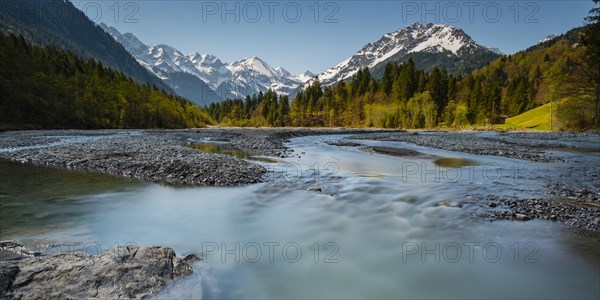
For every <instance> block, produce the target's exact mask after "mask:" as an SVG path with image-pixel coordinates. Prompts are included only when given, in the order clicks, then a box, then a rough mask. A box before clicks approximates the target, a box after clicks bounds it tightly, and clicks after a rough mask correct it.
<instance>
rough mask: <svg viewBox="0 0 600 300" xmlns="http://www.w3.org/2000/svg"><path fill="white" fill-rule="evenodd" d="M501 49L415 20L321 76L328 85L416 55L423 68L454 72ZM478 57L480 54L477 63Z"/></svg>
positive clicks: (484, 60)
mask: <svg viewBox="0 0 600 300" xmlns="http://www.w3.org/2000/svg"><path fill="white" fill-rule="evenodd" d="M497 51H499V50H497V49H492V48H488V47H484V46H481V45H479V44H477V43H476V42H475V41H473V39H471V37H470V36H468V35H467V34H466V33H465V32H464V31H463V30H461V29H458V28H455V27H452V26H449V25H438V24H431V23H430V24H420V23H414V24H412V25H410V26H408V27H405V28H401V29H398V30H396V31H394V32H391V33H388V34H385V35H383V36H382V37H381V38H380V39H379V40H378V41H376V42H372V43H368V44H367V45H365V46H364V47H363V48H362V49H361V50H360V51H358V52H357V53H356V54H354V55H353V56H352V57H350V58H348V59H346V60H344V61H342V62H341V63H339V64H338V65H336V66H335V67H333V68H330V69H329V70H326V71H324V72H323V73H321V74H319V80H320V81H321V82H322V83H323V84H325V85H330V84H334V83H336V82H339V81H340V80H345V79H349V78H351V77H352V76H353V75H354V74H355V73H356V72H357V71H358V70H359V69H361V68H365V67H369V68H370V69H371V70H372V72H373V73H377V69H380V70H382V69H383V68H384V67H385V64H387V63H388V62H392V61H395V62H402V61H404V60H405V59H408V57H413V59H414V60H415V63H416V65H417V66H418V67H420V68H424V69H430V68H433V66H436V65H437V66H440V67H444V68H446V69H448V70H449V71H452V72H465V71H468V70H470V69H474V68H478V67H480V66H482V65H484V64H485V63H486V62H487V61H489V60H492V59H494V58H496V57H497V56H498V54H496V53H495V52H497ZM474 57H476V58H477V59H475V61H476V62H475V63H474V59H473V58H474ZM479 61H482V63H479ZM480 64H481V65H480Z"/></svg>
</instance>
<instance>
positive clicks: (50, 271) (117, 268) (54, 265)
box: [0, 246, 198, 299]
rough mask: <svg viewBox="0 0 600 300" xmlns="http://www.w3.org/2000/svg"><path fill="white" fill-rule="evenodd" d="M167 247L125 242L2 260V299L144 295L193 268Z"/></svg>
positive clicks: (189, 258)
mask: <svg viewBox="0 0 600 300" xmlns="http://www.w3.org/2000/svg"><path fill="white" fill-rule="evenodd" d="M197 259H198V258H197V257H196V256H194V255H191V256H190V255H188V256H186V257H185V258H180V257H177V256H176V255H175V251H173V249H171V248H167V247H137V246H126V247H118V248H114V249H109V250H106V251H104V252H102V253H99V254H97V255H90V254H86V253H79V252H75V253H60V254H54V255H50V256H39V257H27V258H24V259H22V260H19V261H6V262H0V298H4V297H7V298H14V299H47V298H61V299H64V298H77V299H80V298H146V297H150V296H152V295H156V294H157V293H158V292H159V291H160V290H161V289H162V288H163V287H164V286H165V285H166V284H167V283H168V282H170V281H172V280H173V279H175V278H177V277H179V276H185V275H189V274H191V273H192V267H191V262H192V261H194V260H197Z"/></svg>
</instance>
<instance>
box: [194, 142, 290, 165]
mask: <svg viewBox="0 0 600 300" xmlns="http://www.w3.org/2000/svg"><path fill="white" fill-rule="evenodd" d="M189 147H190V148H193V149H196V150H200V151H202V152H206V153H216V154H226V155H230V156H235V157H237V158H243V159H249V160H255V161H261V162H265V163H276V162H279V160H277V159H274V158H270V157H265V156H260V155H253V154H251V153H248V152H246V151H242V150H240V149H236V148H233V147H231V146H228V145H227V144H226V143H222V142H221V143H215V142H202V143H194V144H190V145H189Z"/></svg>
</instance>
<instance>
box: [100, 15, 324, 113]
mask: <svg viewBox="0 0 600 300" xmlns="http://www.w3.org/2000/svg"><path fill="white" fill-rule="evenodd" d="M100 27H101V28H103V29H104V30H105V31H106V32H107V33H109V34H110V35H111V36H112V37H113V38H114V39H115V40H116V41H118V42H119V43H121V44H122V45H123V46H124V47H125V49H127V51H129V53H131V55H133V56H134V57H135V58H136V60H137V61H138V62H139V63H140V64H141V65H142V66H144V67H145V68H146V69H148V70H150V71H151V72H152V73H154V74H155V75H157V76H158V77H159V78H161V79H162V80H163V81H165V83H167V84H168V85H169V86H170V87H171V88H172V89H173V90H174V91H175V92H176V93H178V94H179V95H181V96H184V97H186V98H188V99H190V100H192V101H194V102H196V103H199V104H209V103H210V102H218V101H221V100H224V99H227V98H230V99H233V98H241V97H245V96H246V95H250V94H253V93H256V92H258V91H263V92H265V91H267V90H269V89H272V90H273V91H275V92H277V93H279V94H291V93H293V92H295V90H296V89H297V87H298V86H299V85H300V84H302V83H304V82H306V81H308V80H309V79H310V78H312V77H313V76H314V74H312V73H311V72H309V71H306V72H305V73H303V74H298V75H293V74H291V73H290V72H288V71H287V70H285V69H284V68H281V67H278V68H273V67H271V66H270V65H269V64H268V63H266V62H265V61H263V60H262V59H260V58H258V57H256V56H253V57H249V58H244V59H242V60H239V61H235V62H233V63H226V62H223V61H221V60H220V59H219V58H218V57H216V56H214V55H210V54H200V53H198V52H192V53H190V54H188V55H185V54H183V53H182V52H181V51H179V50H177V49H176V48H173V47H171V46H168V45H164V44H158V45H146V44H144V43H143V42H142V41H140V40H139V39H138V38H137V37H136V36H134V35H133V34H131V33H125V34H121V33H120V32H119V31H118V30H117V29H115V28H114V27H108V26H106V25H105V24H100Z"/></svg>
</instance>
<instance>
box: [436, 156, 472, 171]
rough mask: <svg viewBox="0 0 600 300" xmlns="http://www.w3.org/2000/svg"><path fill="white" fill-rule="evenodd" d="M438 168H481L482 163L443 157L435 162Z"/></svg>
mask: <svg viewBox="0 0 600 300" xmlns="http://www.w3.org/2000/svg"><path fill="white" fill-rule="evenodd" d="M433 163H435V164H436V165H437V166H439V167H442V168H451V169H456V168H462V167H468V166H479V165H480V163H478V162H476V161H474V160H472V159H466V158H456V157H441V158H438V159H436V160H434V161H433Z"/></svg>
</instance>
